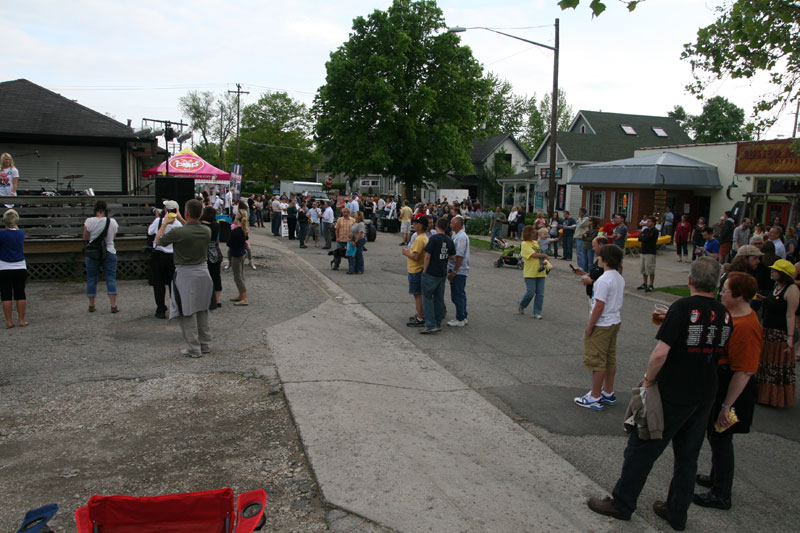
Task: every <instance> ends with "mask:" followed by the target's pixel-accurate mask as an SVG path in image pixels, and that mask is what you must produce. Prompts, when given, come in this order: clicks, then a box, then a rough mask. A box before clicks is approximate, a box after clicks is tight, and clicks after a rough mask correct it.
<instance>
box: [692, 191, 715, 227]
mask: <svg viewBox="0 0 800 533" xmlns="http://www.w3.org/2000/svg"><path fill="white" fill-rule="evenodd" d="M695 200H696V201H697V217H698V218H699V217H703V218H704V219H705V220H706V223H709V218H708V217H709V216H710V215H711V197H710V196H695ZM695 220H696V219H695Z"/></svg>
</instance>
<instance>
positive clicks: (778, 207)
mask: <svg viewBox="0 0 800 533" xmlns="http://www.w3.org/2000/svg"><path fill="white" fill-rule="evenodd" d="M775 217H781V224H783V225H784V226H785V225H786V221H787V220H789V204H788V203H787V202H768V203H767V220H766V222H767V225H769V226H771V225H772V221H773V220H775Z"/></svg>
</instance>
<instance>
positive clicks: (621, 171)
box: [569, 152, 722, 189]
mask: <svg viewBox="0 0 800 533" xmlns="http://www.w3.org/2000/svg"><path fill="white" fill-rule="evenodd" d="M569 184H570V185H587V186H592V187H598V186H610V187H621V186H626V187H645V188H667V189H721V188H722V185H721V184H720V182H719V174H718V173H717V167H715V166H714V165H709V164H708V163H703V162H702V161H698V160H696V159H692V158H690V157H686V156H682V155H678V154H676V153H674V152H662V153H660V154H655V155H648V156H644V157H632V158H630V159H618V160H616V161H606V162H603V163H593V164H591V165H584V166H582V167H580V168H579V169H578V170H577V171H576V172H575V174H573V176H572V179H570V181H569Z"/></svg>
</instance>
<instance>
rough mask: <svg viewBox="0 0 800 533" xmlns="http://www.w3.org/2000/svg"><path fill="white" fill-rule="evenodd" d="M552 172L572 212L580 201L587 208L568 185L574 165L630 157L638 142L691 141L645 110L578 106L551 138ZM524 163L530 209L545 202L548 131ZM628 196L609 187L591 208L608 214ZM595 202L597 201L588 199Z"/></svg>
mask: <svg viewBox="0 0 800 533" xmlns="http://www.w3.org/2000/svg"><path fill="white" fill-rule="evenodd" d="M556 140H557V148H558V151H557V153H556V156H557V157H556V162H557V164H556V167H557V170H556V175H557V176H559V179H558V182H557V183H558V185H559V187H561V188H562V190H563V191H565V194H564V198H565V201H564V204H565V205H564V206H563V207H564V208H565V209H568V210H569V211H571V212H573V213H577V211H578V208H579V207H582V206H586V207H587V208H588V207H590V205H589V200H590V198H588V197H586V195H585V194H583V192H582V191H581V188H580V187H579V186H577V185H569V182H570V179H571V178H572V176H573V175H574V174H575V172H576V171H577V169H578V168H580V167H581V166H582V165H586V164H589V163H600V162H604V161H613V160H615V159H625V158H630V157H633V154H634V151H635V150H637V149H639V148H643V147H655V146H670V145H674V144H691V143H692V140H691V139H690V138H689V136H688V135H687V134H686V132H685V131H683V129H682V128H681V127H680V125H679V124H678V122H677V121H676V120H675V119H672V118H670V117H658V116H649V115H631V114H625V113H605V112H602V111H587V110H581V111H579V112H578V113H577V115H576V116H575V118H574V119H573V120H572V124H571V125H570V127H569V129H568V130H567V131H565V132H558V135H557V137H556ZM529 165H530V166H531V167H532V168H533V169H534V171H535V173H534V174H535V177H533V178H532V179H531V181H532V183H531V185H534V186H535V195H534V199H533V202H532V203H533V204H534V209H537V208H540V207H542V206H546V205H547V201H546V192H547V181H546V180H544V179H541V178H543V177H545V176H546V174H547V172H548V169H549V166H550V135H549V134H548V135H547V137H545V139H544V141H542V143H541V145H540V146H539V148H538V149H537V151H536V153H535V154H534V156H533V158H532V159H531V161H530V163H529ZM631 199H632V195H630V194H628V195H627V196H625V195H617V194H616V193H615V192H609V194H606V195H604V197H603V199H602V203H603V206H602V208H600V209H599V210H598V211H597V212H596V213H597V216H600V217H601V218H608V215H610V213H611V212H612V211H617V210H622V209H621V208H623V207H624V208H625V210H626V211H627V212H632V211H633V210H632V209H631V205H630V201H631ZM594 200H595V201H596V202H595V203H597V202H598V201H599V200H598V199H596V198H595V199H594Z"/></svg>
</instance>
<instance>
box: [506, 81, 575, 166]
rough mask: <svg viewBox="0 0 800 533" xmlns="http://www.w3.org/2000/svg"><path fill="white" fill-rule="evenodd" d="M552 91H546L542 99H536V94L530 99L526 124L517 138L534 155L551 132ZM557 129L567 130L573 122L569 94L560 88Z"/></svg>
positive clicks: (526, 112)
mask: <svg viewBox="0 0 800 533" xmlns="http://www.w3.org/2000/svg"><path fill="white" fill-rule="evenodd" d="M552 101H553V98H552V93H545V94H544V96H543V97H542V99H541V100H539V101H537V100H536V95H533V96H532V97H531V98H529V99H528V103H527V109H526V110H525V124H524V126H523V129H522V132H521V134H520V135H519V138H518V139H517V140H518V141H519V143H520V144H521V145H522V146H523V147H524V148H525V150H526V151H527V152H528V154H529V155H530V156H531V157H533V155H534V153H535V152H536V150H537V149H538V148H539V145H541V144H542V141H544V139H545V137H547V134H548V133H550V118H551V116H552V107H551V103H550V102H552ZM556 116H557V118H556V125H557V127H556V131H566V130H567V129H569V125H570V124H571V123H572V107H571V106H570V105H569V104H568V103H567V94H566V93H565V92H564V91H563V90H561V89H559V90H558V107H557V109H556Z"/></svg>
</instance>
